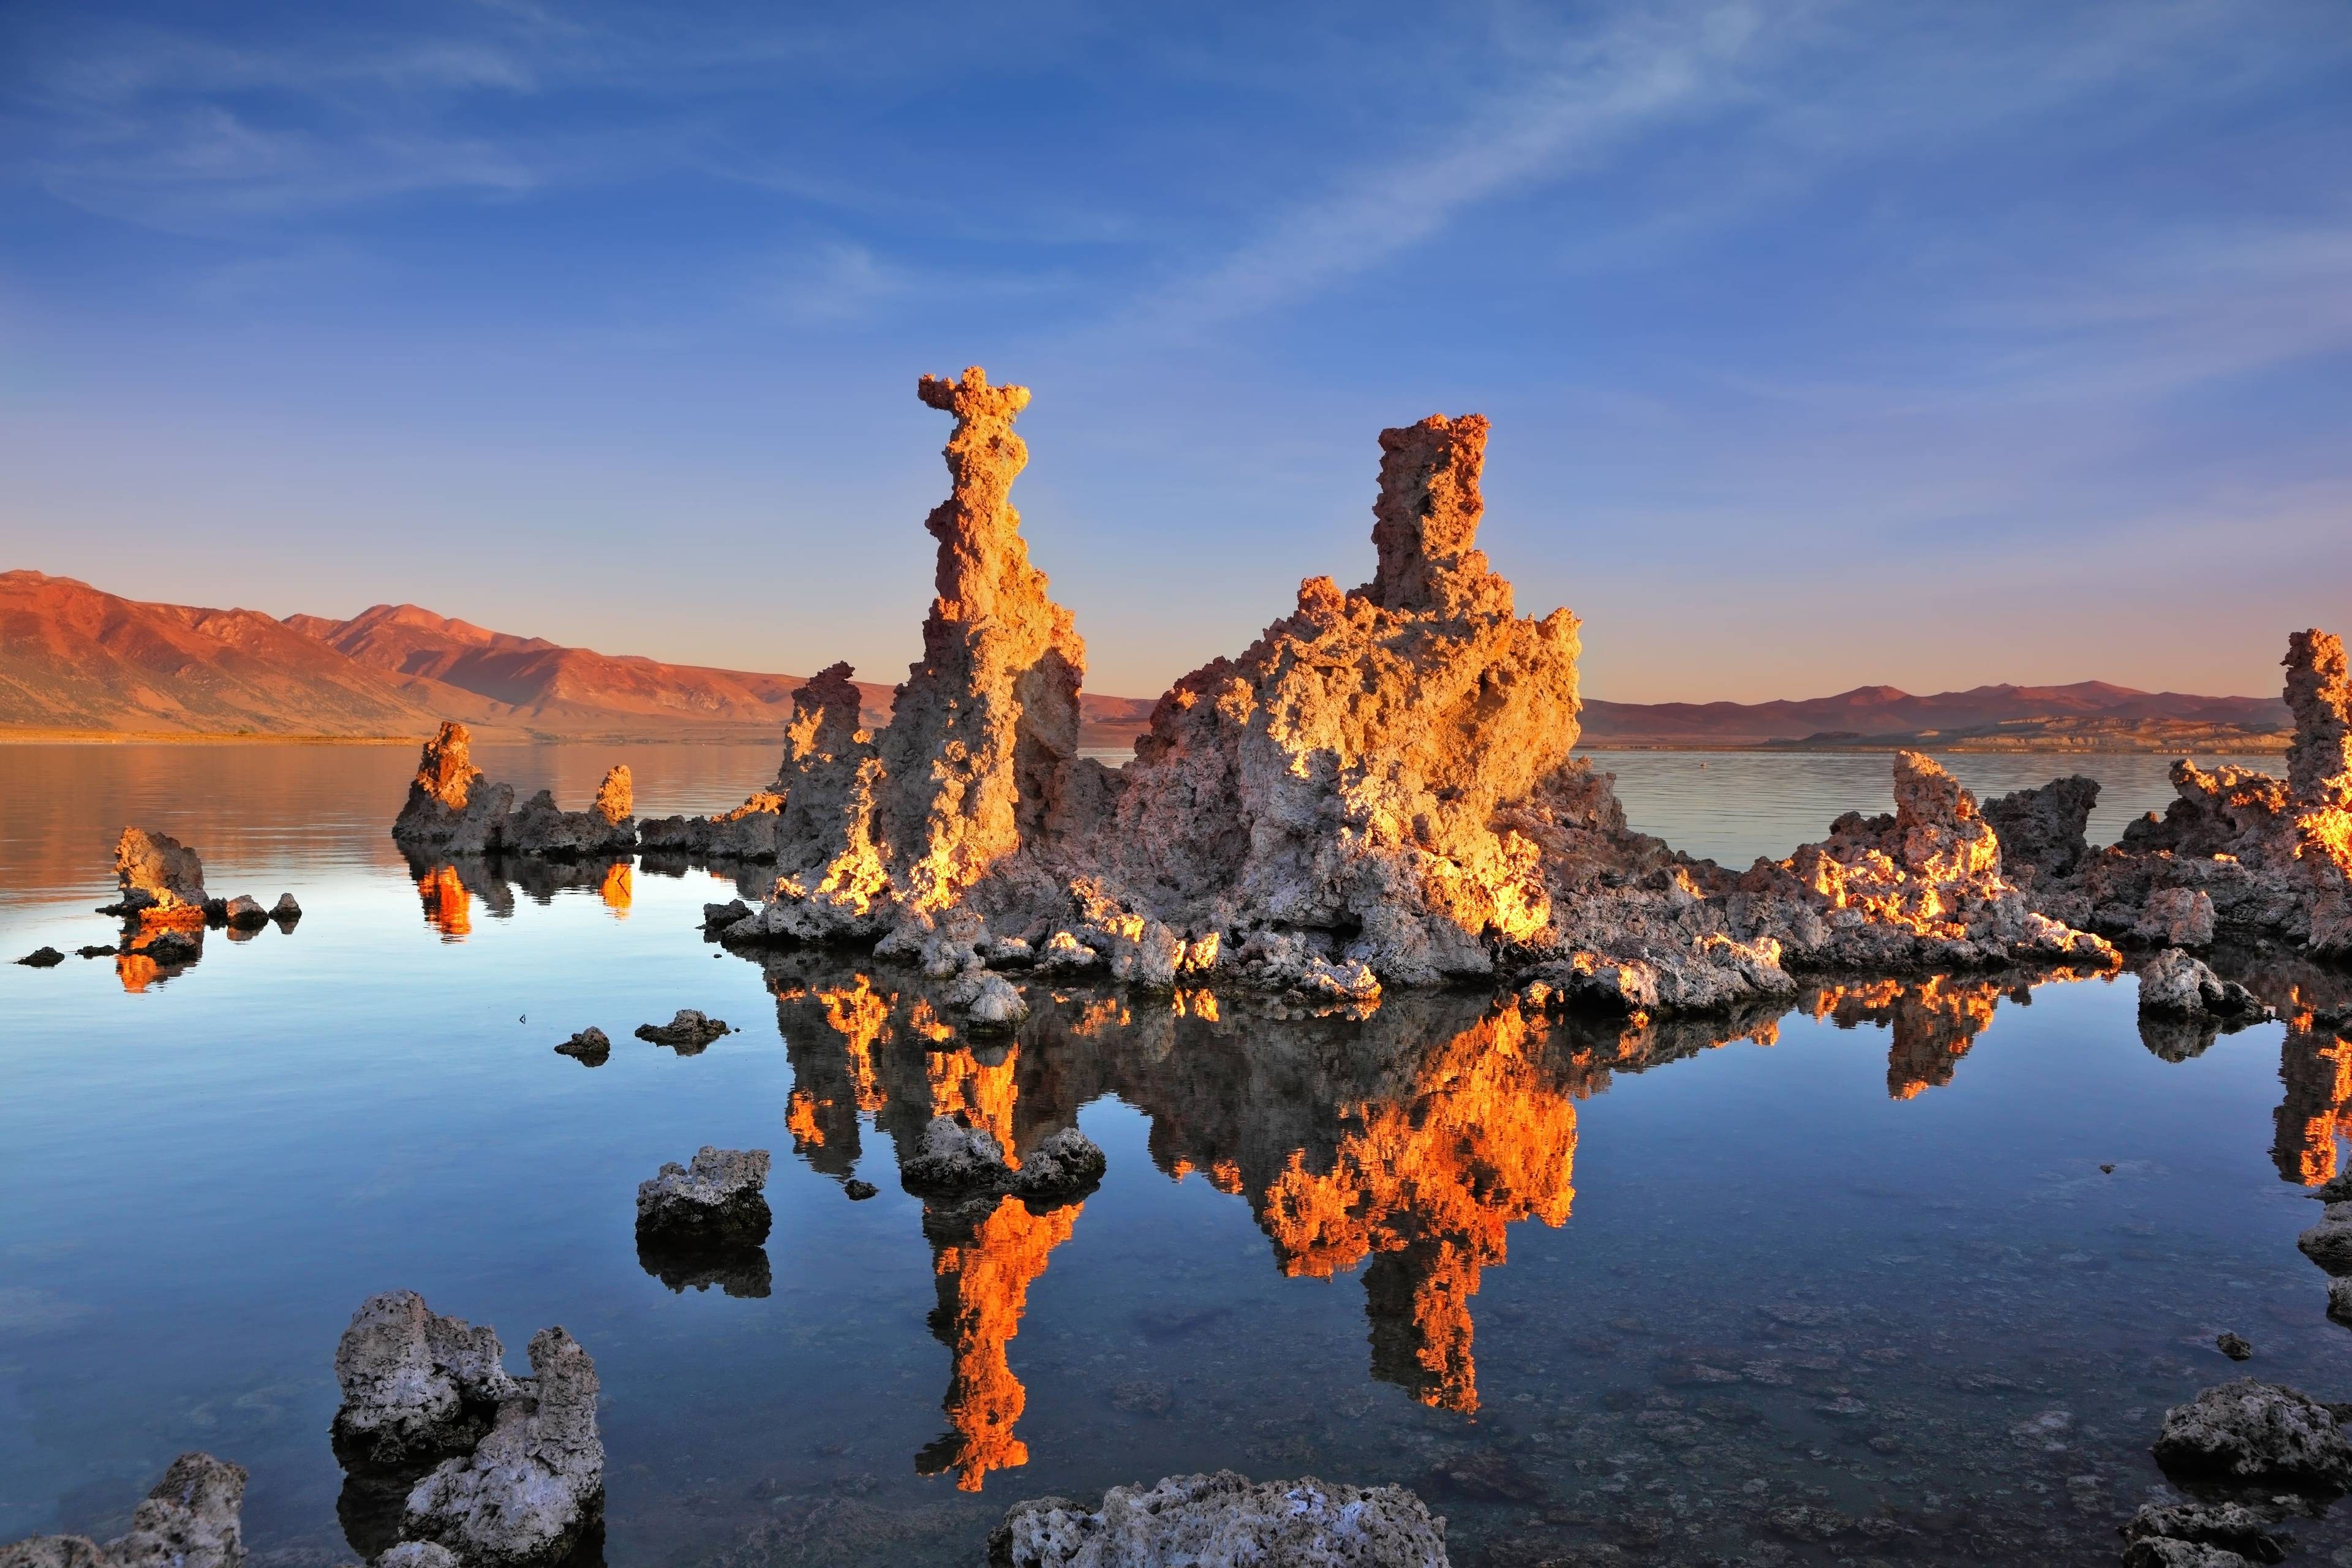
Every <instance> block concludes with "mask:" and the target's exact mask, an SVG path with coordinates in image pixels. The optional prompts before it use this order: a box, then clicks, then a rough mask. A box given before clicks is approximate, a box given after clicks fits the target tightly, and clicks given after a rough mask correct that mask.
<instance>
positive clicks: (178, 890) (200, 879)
mask: <svg viewBox="0 0 2352 1568" xmlns="http://www.w3.org/2000/svg"><path fill="white" fill-rule="evenodd" d="M114 881H115V886H116V888H117V889H119V892H120V897H119V899H118V900H117V901H116V902H115V903H113V904H112V905H110V906H109V907H108V909H107V910H106V911H105V912H106V913H109V914H121V915H123V916H126V917H130V916H135V917H138V918H140V919H142V920H152V921H181V922H197V921H202V920H203V919H204V911H205V904H206V903H208V902H209V901H210V900H209V899H208V898H207V896H206V895H205V863H204V862H203V861H202V860H201V859H199V858H197V856H196V852H195V851H194V850H193V849H191V848H189V847H187V846H185V845H184V844H182V843H181V842H180V841H179V840H178V839H176V838H173V837H171V835H169V834H165V833H149V832H148V831H146V830H145V829H144V828H140V827H126V828H124V829H123V830H122V837H121V838H119V839H117V840H116V841H115V845H114Z"/></svg>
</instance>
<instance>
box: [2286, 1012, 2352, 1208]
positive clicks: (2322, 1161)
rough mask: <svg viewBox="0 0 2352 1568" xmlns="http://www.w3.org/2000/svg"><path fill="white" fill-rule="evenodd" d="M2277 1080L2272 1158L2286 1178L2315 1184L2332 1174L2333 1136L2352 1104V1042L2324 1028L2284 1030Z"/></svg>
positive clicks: (2342, 1128)
mask: <svg viewBox="0 0 2352 1568" xmlns="http://www.w3.org/2000/svg"><path fill="white" fill-rule="evenodd" d="M2279 1080H2280V1081H2281V1082H2282V1083H2283V1084H2284V1085H2285V1088H2286V1094H2285V1097H2284V1099H2282V1100H2280V1101H2279V1108H2278V1112H2277V1115H2276V1116H2275V1118H2274V1119H2273V1121H2274V1123H2275V1125H2276V1127H2277V1136H2276V1137H2275V1138H2274V1139H2273V1142H2272V1143H2271V1162H2272V1163H2273V1164H2274V1165H2276V1166H2277V1167H2278V1173H2279V1174H2280V1175H2281V1176H2282V1177H2284V1179H2285V1180H2287V1181H2290V1182H2295V1183H2299V1184H2302V1185H2304V1186H2307V1187H2315V1186H2317V1185H2319V1184H2321V1183H2322V1182H2325V1181H2327V1180H2329V1179H2330V1178H2332V1177H2333V1176H2334V1175H2335V1174H2336V1140H2337V1139H2338V1138H2339V1137H2340V1136H2341V1135H2342V1134H2343V1133H2344V1131H2347V1129H2346V1126H2345V1115H2346V1108H2347V1106H2352V1041H2347V1040H2346V1039H2344V1038H2343V1037H2340V1036H2338V1035H2336V1034H2335V1033H2333V1032H2332V1031H2327V1030H2317V1031H2309V1032H2306V1031H2305V1030H2301V1029H2289V1030H2288V1031H2287V1037H2286V1043H2285V1046H2284V1048H2283V1049H2282V1050H2281V1052H2280V1056H2279Z"/></svg>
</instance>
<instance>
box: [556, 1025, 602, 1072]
mask: <svg viewBox="0 0 2352 1568" xmlns="http://www.w3.org/2000/svg"><path fill="white" fill-rule="evenodd" d="M555 1054H556V1055H557V1056H559V1057H570V1058H572V1059H573V1060H574V1061H577V1062H579V1063H580V1064H581V1065H582V1066H583V1067H592V1068H600V1067H603V1066H604V1063H605V1062H606V1061H607V1060H608V1059H610V1058H611V1057H612V1055H613V1042H612V1040H611V1039H610V1038H609V1037H606V1035H605V1033H604V1030H602V1029H600V1028H598V1027H596V1026H595V1025H593V1024H591V1025H589V1026H587V1027H586V1028H584V1029H583V1030H581V1031H580V1032H579V1033H578V1034H576V1035H574V1036H572V1037H571V1038H570V1039H568V1040H566V1041H564V1042H563V1043H562V1045H560V1046H558V1047H555Z"/></svg>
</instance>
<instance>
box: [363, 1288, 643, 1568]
mask: <svg viewBox="0 0 2352 1568" xmlns="http://www.w3.org/2000/svg"><path fill="white" fill-rule="evenodd" d="M530 1370H531V1375H530V1379H529V1380H528V1383H527V1384H525V1385H524V1386H523V1388H522V1390H521V1391H520V1393H519V1394H517V1395H516V1396H514V1397H512V1398H509V1399H508V1400H507V1401H506V1402H505V1403H504V1404H502V1405H499V1412H498V1419H497V1421H496V1422H495V1423H494V1424H493V1425H492V1426H491V1427H490V1430H489V1432H488V1435H487V1436H484V1437H483V1438H482V1440H481V1442H480V1443H479V1445H478V1446H477V1447H475V1448H474V1450H473V1452H472V1453H470V1454H468V1455H466V1456H463V1457H461V1458H453V1459H447V1460H445V1461H443V1462H442V1463H441V1464H440V1465H439V1466H437V1467H436V1468H435V1469H434V1470H433V1472H432V1473H431V1474H430V1475H427V1476H426V1477H425V1479H423V1480H422V1481H420V1482H418V1483H417V1486H416V1489H415V1490H414V1491H412V1492H410V1493H409V1495H408V1503H407V1508H406V1511H405V1514H404V1519H403V1521H402V1531H403V1533H404V1534H405V1535H406V1536H407V1537H409V1538H410V1539H412V1540H416V1541H427V1542H436V1543H437V1544H439V1545H441V1546H444V1547H446V1548H447V1549H448V1550H449V1551H450V1552H453V1553H455V1554H456V1556H457V1559H458V1560H459V1561H460V1562H461V1563H467V1564H469V1565H483V1568H526V1565H532V1568H536V1565H541V1564H551V1563H556V1562H559V1561H560V1560H561V1559H562V1557H563V1555H564V1554H565V1552H568V1551H570V1550H571V1548H572V1546H574V1545H575V1544H577V1543H578V1542H579V1541H580V1540H581V1539H582V1538H583V1536H584V1535H585V1534H586V1533H587V1532H588V1531H590V1530H591V1529H592V1528H593V1526H594V1525H595V1524H596V1523H597V1522H598V1521H600V1520H601V1519H602V1517H603V1514H604V1442H603V1440H602V1439H601V1437H600V1436H598V1433H597V1427H596V1398H597V1381H596V1367H595V1363H593V1362H592V1361H591V1360H590V1359H589V1356H588V1352H586V1351H584V1350H583V1349H582V1348H581V1347H580V1344H579V1342H577V1341H575V1340H573V1339H572V1336H571V1335H569V1334H567V1333H565V1332H564V1331H562V1329H561V1328H551V1329H541V1331H539V1332H538V1333H537V1334H534V1335H533V1336H531V1342H530Z"/></svg>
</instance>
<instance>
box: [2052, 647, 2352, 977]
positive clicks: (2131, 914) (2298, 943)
mask: <svg viewBox="0 0 2352 1568" xmlns="http://www.w3.org/2000/svg"><path fill="white" fill-rule="evenodd" d="M2284 663H2285V667H2286V680H2285V697H2286V705H2287V708H2288V710H2289V711H2290V712H2292V713H2293V714H2294V742H2292V744H2290V746H2289V747H2288V749H2287V754H2286V776H2285V777H2284V778H2279V777H2277V776H2276V775H2274V774H2271V773H2260V772H2257V771H2255V770H2254V769H2252V768H2242V767H2237V766H2234V765H2232V764H2230V763H2222V764H2221V765H2219V766H2216V767H2214V768H2212V769H2210V770H2208V769H2205V768H2200V767H2199V766H2198V765H2197V764H2196V763H2193V762H2191V761H2189V759H2187V758H2185V757H2184V758H2182V759H2181V760H2180V761H2179V762H2177V763H2173V765H2172V784H2173V788H2174V790H2175V791H2176V792H2177V793H2178V795H2179V799H2177V800H2175V801H2174V802H2173V803H2172V805H2171V806H2170V807H2169V808H2168V809H2167V810H2166V812H2165V813H2164V815H2163V816H2155V815H2153V814H2150V815H2149V816H2146V817H2143V818H2142V819H2141V820H2139V821H2137V822H2135V823H2133V824H2132V825H2131V826H2129V827H2127V828H2126V829H2125V831H2124V836H2123V842H2122V843H2120V844H2117V845H2115V846H2112V847H2108V848H2105V849H2102V850H2098V851H2095V852H2093V851H2090V850H2088V849H2087V848H2085V849H2084V850H2082V852H2081V853H2080V855H2079V857H2078V863H2077V864H2075V865H2074V867H2073V868H2072V869H2071V870H2070V872H2069V873H2068V874H2066V875H2064V876H2061V877H2057V878H2044V879H2037V881H2036V882H2035V884H2034V886H2033V889H2032V896H2033V899H2034V901H2035V903H2036V905H2037V906H2038V907H2039V908H2042V909H2043V910H2046V911H2048V912H2049V913H2050V914H2052V915H2053V916H2055V917H2056V918H2058V919H2061V920H2063V921H2069V922H2070V923H2073V924H2075V925H2083V926H2088V927H2091V928H2092V929H2095V930H2097V931H2106V932H2110V933H2112V934H2114V935H2116V936H2119V937H2126V938H2130V939H2133V940H2137V941H2140V942H2153V943H2156V944H2158V945H2166V946H2190V947H2200V946H2203V945H2205V944H2207V943H2209V942H2213V941H2215V940H2217V939H2234V940H2237V941H2241V942H2278V943H2283V944H2284V945H2285V946H2288V947H2290V948H2297V949H2301V950H2303V951H2304V952H2309V953H2312V954H2315V955H2317V956H2321V957H2337V958H2340V957H2344V956H2346V955H2352V674H2347V669H2346V664H2345V657H2344V644H2343V642H2342V640H2341V639H2340V638H2338V637H2334V636H2332V635H2331V634H2329V633H2327V632H2323V631H2318V630H2311V631H2301V632H2296V633H2294V635H2293V636H2292V637H2288V638H2287V651H2286V658H2285V660H2284ZM2069 782H2074V783H2077V784H2081V783H2087V782H2088V781H2066V780H2061V781H2059V782H2058V783H2057V784H2049V785H2045V786H2044V792H2045V793H2046V792H2047V791H2053V790H2057V789H2059V788H2061V787H2062V786H2063V785H2065V784H2068V783H2069Z"/></svg>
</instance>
